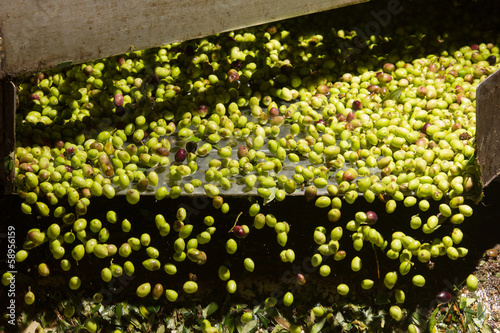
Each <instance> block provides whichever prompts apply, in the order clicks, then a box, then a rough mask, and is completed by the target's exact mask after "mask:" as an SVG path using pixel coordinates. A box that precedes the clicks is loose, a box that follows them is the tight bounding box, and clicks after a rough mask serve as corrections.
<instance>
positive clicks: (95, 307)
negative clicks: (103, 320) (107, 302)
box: [90, 304, 101, 314]
mask: <svg viewBox="0 0 500 333" xmlns="http://www.w3.org/2000/svg"><path fill="white" fill-rule="evenodd" d="M100 307H101V304H97V305H96V306H94V307H93V308H92V310H91V311H90V313H91V314H94V313H96V312H97V311H99V308H100Z"/></svg>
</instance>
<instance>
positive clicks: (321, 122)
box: [316, 119, 326, 126]
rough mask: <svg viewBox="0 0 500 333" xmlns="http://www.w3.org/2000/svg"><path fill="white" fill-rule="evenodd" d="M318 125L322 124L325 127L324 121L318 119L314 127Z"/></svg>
mask: <svg viewBox="0 0 500 333" xmlns="http://www.w3.org/2000/svg"><path fill="white" fill-rule="evenodd" d="M318 124H322V125H324V126H326V121H325V120H324V119H320V120H318V121H317V122H316V125H318Z"/></svg>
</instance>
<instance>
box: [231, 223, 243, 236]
mask: <svg viewBox="0 0 500 333" xmlns="http://www.w3.org/2000/svg"><path fill="white" fill-rule="evenodd" d="M233 234H234V235H235V236H236V237H238V238H243V237H245V235H246V234H245V229H243V227H242V226H240V225H236V226H234V228H233Z"/></svg>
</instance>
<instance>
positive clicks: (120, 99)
mask: <svg viewBox="0 0 500 333" xmlns="http://www.w3.org/2000/svg"><path fill="white" fill-rule="evenodd" d="M113 101H114V103H115V105H116V106H122V105H123V95H122V94H116V95H115V97H114V99H113Z"/></svg>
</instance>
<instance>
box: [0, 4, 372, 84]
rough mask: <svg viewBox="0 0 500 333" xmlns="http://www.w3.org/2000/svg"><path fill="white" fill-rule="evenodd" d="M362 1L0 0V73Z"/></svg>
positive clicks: (101, 55) (41, 67) (115, 52)
mask: <svg viewBox="0 0 500 333" xmlns="http://www.w3.org/2000/svg"><path fill="white" fill-rule="evenodd" d="M365 1H367V0H284V1H269V0H252V1H248V0H113V1H109V0H108V1H103V0H85V1H77V0H66V1H62V0H10V1H1V2H0V22H1V23H0V37H2V36H3V52H4V54H5V58H4V60H3V70H2V69H1V68H0V77H1V76H2V75H3V76H5V75H7V74H8V75H10V76H18V75H20V74H23V73H30V72H34V71H38V70H44V69H48V68H53V67H55V66H57V65H58V64H60V63H63V62H66V61H72V62H73V63H81V62H85V61H88V60H95V59H100V58H105V57H109V56H113V55H118V54H122V53H126V52H129V51H130V50H131V48H133V49H137V50H140V49H147V48H151V47H155V46H161V45H165V44H169V43H173V42H179V41H185V40H189V39H194V38H199V37H203V36H208V35H213V34H215V33H220V32H224V31H230V30H234V29H239V28H244V27H249V26H255V25H259V24H263V23H266V22H273V21H278V20H283V19H286V18H291V17H296V16H301V15H306V14H310V13H314V12H320V11H325V10H328V9H333V8H338V7H343V6H348V5H352V4H356V3H360V2H365Z"/></svg>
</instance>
